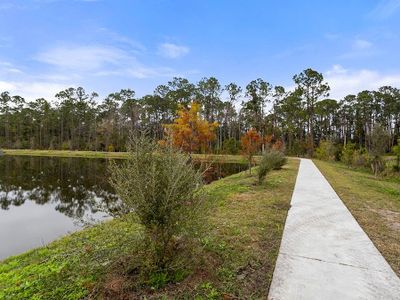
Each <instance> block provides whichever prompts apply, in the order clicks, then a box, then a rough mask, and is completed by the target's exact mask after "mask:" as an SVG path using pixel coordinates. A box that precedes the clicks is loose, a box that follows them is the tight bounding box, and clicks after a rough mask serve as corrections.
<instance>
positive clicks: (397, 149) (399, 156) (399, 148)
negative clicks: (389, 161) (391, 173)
mask: <svg viewBox="0 0 400 300" xmlns="http://www.w3.org/2000/svg"><path fill="white" fill-rule="evenodd" d="M392 151H393V153H394V154H395V155H396V167H395V169H396V171H397V172H399V171H400V139H398V140H397V145H396V146H393V147H392Z"/></svg>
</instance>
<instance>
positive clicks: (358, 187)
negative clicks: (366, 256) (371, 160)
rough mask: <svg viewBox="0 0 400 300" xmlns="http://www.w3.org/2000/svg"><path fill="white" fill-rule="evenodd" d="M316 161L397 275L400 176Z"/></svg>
mask: <svg viewBox="0 0 400 300" xmlns="http://www.w3.org/2000/svg"><path fill="white" fill-rule="evenodd" d="M315 163H316V165H317V166H318V168H319V169H320V170H321V172H322V173H323V174H324V176H325V177H326V178H327V179H328V180H329V182H330V184H331V185H332V186H333V188H334V189H335V191H336V192H337V194H338V195H339V196H340V198H341V199H342V200H343V202H344V203H345V204H346V206H347V207H348V208H349V210H350V211H351V213H352V214H353V216H354V217H355V218H356V219H357V221H358V223H359V224H360V225H361V227H362V228H363V229H364V230H365V231H366V233H367V234H368V236H369V237H370V238H371V240H372V241H373V242H374V244H375V246H376V247H377V248H378V249H379V251H380V252H381V253H382V254H383V256H384V257H385V258H386V260H387V261H388V262H389V264H390V265H391V266H392V268H393V270H394V271H395V272H396V273H397V274H398V275H400V177H398V178H387V179H385V178H375V177H374V176H373V175H371V174H370V173H368V172H365V171H360V170H354V169H350V168H348V167H346V166H344V165H343V164H340V163H333V162H325V161H318V160H315Z"/></svg>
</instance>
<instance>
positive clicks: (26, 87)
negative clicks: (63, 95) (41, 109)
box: [0, 81, 73, 100]
mask: <svg viewBox="0 0 400 300" xmlns="http://www.w3.org/2000/svg"><path fill="white" fill-rule="evenodd" d="M71 86H73V85H71V84H62V83H54V82H43V81H11V82H8V81H0V91H8V92H10V93H11V94H12V95H19V96H22V97H24V98H25V99H27V100H35V99H38V98H45V99H47V100H51V99H54V95H55V94H56V93H58V92H59V91H62V90H64V89H66V88H68V87H71Z"/></svg>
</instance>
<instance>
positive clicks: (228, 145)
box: [222, 138, 240, 154]
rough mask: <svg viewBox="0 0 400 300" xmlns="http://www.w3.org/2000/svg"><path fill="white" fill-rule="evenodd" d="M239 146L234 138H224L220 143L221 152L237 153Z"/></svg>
mask: <svg viewBox="0 0 400 300" xmlns="http://www.w3.org/2000/svg"><path fill="white" fill-rule="evenodd" d="M239 146H240V145H239V142H238V141H236V139H234V138H230V139H227V140H224V142H223V143H222V152H223V154H238V153H239Z"/></svg>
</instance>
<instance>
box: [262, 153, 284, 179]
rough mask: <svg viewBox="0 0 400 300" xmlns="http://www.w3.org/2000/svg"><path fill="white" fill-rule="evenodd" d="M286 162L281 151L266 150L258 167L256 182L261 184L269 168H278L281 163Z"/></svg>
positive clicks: (280, 166)
mask: <svg viewBox="0 0 400 300" xmlns="http://www.w3.org/2000/svg"><path fill="white" fill-rule="evenodd" d="M286 163H287V159H286V157H285V156H284V155H283V153H282V152H280V151H277V150H270V151H268V152H266V153H265V154H264V155H263V157H262V159H261V162H260V165H259V167H258V182H259V184H261V183H262V182H263V180H264V179H265V177H266V176H267V174H268V173H269V172H270V171H271V170H279V169H280V168H282V166H283V165H285V164H286Z"/></svg>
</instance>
